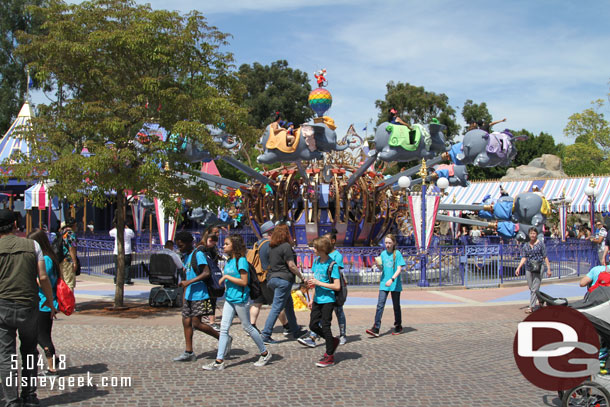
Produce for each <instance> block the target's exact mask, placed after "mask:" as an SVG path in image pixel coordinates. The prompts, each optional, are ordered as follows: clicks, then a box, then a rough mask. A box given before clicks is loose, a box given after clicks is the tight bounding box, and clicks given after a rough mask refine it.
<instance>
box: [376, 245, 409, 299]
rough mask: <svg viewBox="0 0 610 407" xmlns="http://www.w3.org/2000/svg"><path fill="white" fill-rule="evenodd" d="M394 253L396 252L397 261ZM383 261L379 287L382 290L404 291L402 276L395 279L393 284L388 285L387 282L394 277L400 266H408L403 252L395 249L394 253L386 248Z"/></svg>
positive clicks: (382, 257)
mask: <svg viewBox="0 0 610 407" xmlns="http://www.w3.org/2000/svg"><path fill="white" fill-rule="evenodd" d="M394 253H396V261H394ZM381 261H382V263H383V268H382V270H381V282H380V283H379V289H380V290H382V291H402V280H401V278H400V276H398V277H397V278H396V280H394V282H393V283H392V285H391V286H389V287H387V286H386V285H385V283H386V282H387V281H388V280H389V279H390V278H392V276H393V275H394V273H395V272H396V269H397V268H398V266H406V265H407V264H406V263H405V259H404V258H403V257H402V253H400V251H398V250H394V252H393V253H392V254H390V253H388V251H387V250H384V251H383V252H382V253H381Z"/></svg>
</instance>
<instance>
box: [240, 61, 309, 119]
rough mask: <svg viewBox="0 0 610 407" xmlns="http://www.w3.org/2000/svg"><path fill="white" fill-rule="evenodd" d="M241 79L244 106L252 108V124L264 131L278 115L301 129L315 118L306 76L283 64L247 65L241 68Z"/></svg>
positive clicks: (283, 62)
mask: <svg viewBox="0 0 610 407" xmlns="http://www.w3.org/2000/svg"><path fill="white" fill-rule="evenodd" d="M239 79H240V82H241V84H242V85H243V86H244V87H245V91H244V94H243V100H244V105H245V106H246V107H248V108H249V111H250V113H249V116H248V117H249V123H250V124H251V125H252V126H254V127H257V128H259V129H263V128H264V127H265V126H267V125H268V124H269V123H271V121H272V120H273V115H274V113H275V112H277V111H279V112H281V114H282V117H283V118H284V119H285V120H287V121H290V122H293V123H295V126H298V125H299V124H301V123H305V122H307V121H309V120H310V119H311V118H312V117H313V114H314V113H313V111H312V110H311V108H310V107H309V104H308V100H307V99H308V97H309V92H311V86H310V84H309V78H308V77H307V74H306V73H305V72H302V71H300V70H298V69H292V68H290V67H288V62H287V61H284V60H279V61H275V62H273V63H272V64H271V65H264V66H263V65H261V64H260V63H258V62H255V63H253V64H252V65H248V64H243V65H242V66H240V67H239Z"/></svg>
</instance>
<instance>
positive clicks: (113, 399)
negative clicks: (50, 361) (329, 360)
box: [38, 293, 559, 407]
mask: <svg viewBox="0 0 610 407" xmlns="http://www.w3.org/2000/svg"><path fill="white" fill-rule="evenodd" d="M406 295H408V294H407V293H403V296H406ZM266 313H267V312H266V311H265V310H264V311H263V313H262V314H261V317H260V318H261V319H260V320H259V324H261V325H262V323H264V318H265V317H266ZM346 314H347V320H348V343H347V344H346V345H345V346H340V347H339V349H338V351H337V354H336V360H337V362H338V363H337V364H336V365H335V366H333V367H329V368H325V369H321V368H316V367H315V366H314V362H316V361H317V360H318V358H319V357H320V356H321V355H322V354H323V353H324V347H323V346H322V345H319V346H318V347H317V348H315V349H310V348H305V347H302V346H301V345H299V344H298V343H296V342H295V341H292V340H290V341H288V340H287V341H285V342H282V343H281V344H278V345H269V346H270V350H271V352H272V353H273V354H274V356H273V359H272V362H271V363H270V364H269V365H267V366H265V367H262V368H256V367H254V366H253V365H252V364H253V363H254V362H255V361H256V360H257V355H256V347H255V345H254V343H253V342H252V341H251V340H250V338H248V337H246V335H245V333H244V332H243V330H242V329H241V326H240V325H239V324H238V322H237V320H236V322H235V323H234V325H233V327H232V329H231V334H232V335H233V336H234V342H233V352H232V356H231V359H230V360H228V361H227V366H226V368H225V370H224V371H219V372H207V371H203V370H202V369H201V366H202V365H203V364H204V363H206V362H209V361H212V360H213V358H214V357H215V355H216V341H214V340H213V339H212V338H210V337H208V336H206V335H204V334H202V333H199V332H197V333H195V338H194V350H195V353H196V355H197V361H196V362H190V363H189V362H187V363H177V362H173V361H172V358H174V357H176V356H178V355H179V354H180V353H181V352H182V351H183V349H184V339H183V334H182V327H181V323H180V317H179V314H178V311H177V310H171V311H168V312H164V313H162V314H160V315H157V316H156V315H144V316H140V317H138V318H118V317H105V316H98V315H91V314H88V313H87V312H86V311H85V312H81V313H77V314H75V315H74V316H70V317H65V316H62V317H60V319H59V320H58V321H57V322H56V324H55V325H54V329H53V336H54V342H55V345H56V348H57V352H58V353H60V354H65V355H66V356H67V358H68V368H67V369H66V370H65V371H64V372H63V373H62V376H63V377H67V376H71V377H72V376H73V377H78V376H84V377H86V375H87V373H88V372H89V373H90V374H91V376H92V377H93V382H94V383H99V381H100V380H101V379H100V378H101V377H102V376H105V377H121V376H123V377H130V378H131V380H132V385H131V387H128V388H102V387H92V388H90V387H82V388H77V387H71V388H65V389H64V390H63V391H61V390H58V389H55V390H52V391H51V390H49V389H48V388H47V389H39V392H38V394H39V397H40V399H41V401H42V405H44V406H50V405H68V406H193V405H198V406H212V405H214V406H240V407H241V406H288V405H289V406H307V407H313V406H318V405H323V406H473V405H477V406H507V407H508V406H510V407H512V406H544V405H548V406H554V405H559V402H558V400H557V397H556V395H555V394H554V393H551V392H548V391H544V390H541V389H538V388H536V387H534V386H532V385H531V384H529V382H527V381H526V380H525V379H524V378H523V377H522V376H521V374H520V373H519V371H518V369H517V367H516V365H515V363H514V360H513V356H512V341H513V336H514V333H515V329H516V324H517V323H518V322H519V321H521V320H523V318H524V314H523V311H522V310H521V309H520V308H519V307H518V306H515V305H501V306H489V307H453V308H452V307H430V308H413V309H411V308H403V320H404V326H405V333H404V334H403V335H400V336H392V335H390V334H389V332H390V328H391V323H392V322H393V321H392V315H393V314H392V310H391V305H390V304H388V307H387V308H386V311H385V313H384V320H383V324H382V333H383V332H386V334H384V335H383V336H381V337H380V338H369V337H368V336H367V335H366V334H365V333H364V330H365V329H366V328H369V327H370V325H371V324H372V320H373V316H374V309H373V308H347V309H346ZM297 317H298V320H299V323H300V324H302V325H306V324H307V323H308V320H309V314H308V313H307V312H299V313H297ZM276 330H277V328H276ZM333 332H334V333H337V327H336V321H333ZM274 338H275V339H283V338H284V337H283V336H282V335H281V333H280V332H277V333H275V334H274ZM64 380H65V379H64Z"/></svg>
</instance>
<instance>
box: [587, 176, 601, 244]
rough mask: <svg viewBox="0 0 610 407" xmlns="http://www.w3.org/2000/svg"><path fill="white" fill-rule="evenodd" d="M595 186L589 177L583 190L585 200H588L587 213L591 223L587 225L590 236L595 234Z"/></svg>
mask: <svg viewBox="0 0 610 407" xmlns="http://www.w3.org/2000/svg"><path fill="white" fill-rule="evenodd" d="M596 186H597V185H596V184H595V180H594V179H593V177H591V180H590V181H589V185H588V186H587V187H586V188H585V195H587V198H588V199H589V212H590V215H591V223H589V225H590V227H591V234H592V235H593V234H594V232H595V230H594V229H593V228H594V227H595V198H596V196H597V194H598V191H597V190H596V189H595V187H596Z"/></svg>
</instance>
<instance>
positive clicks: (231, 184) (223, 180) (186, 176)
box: [176, 172, 248, 189]
mask: <svg viewBox="0 0 610 407" xmlns="http://www.w3.org/2000/svg"><path fill="white" fill-rule="evenodd" d="M176 176H178V177H180V178H184V179H187V180H189V179H192V178H200V179H203V180H204V181H209V182H212V183H214V184H218V185H223V186H225V187H229V188H235V189H239V188H247V187H248V185H247V184H242V183H241V182H237V181H233V180H230V179H226V178H222V177H217V176H216V175H211V174H207V173H205V172H202V173H199V174H197V175H190V174H176Z"/></svg>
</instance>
